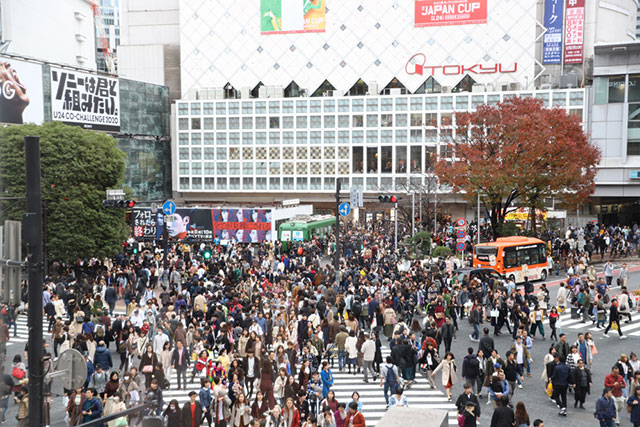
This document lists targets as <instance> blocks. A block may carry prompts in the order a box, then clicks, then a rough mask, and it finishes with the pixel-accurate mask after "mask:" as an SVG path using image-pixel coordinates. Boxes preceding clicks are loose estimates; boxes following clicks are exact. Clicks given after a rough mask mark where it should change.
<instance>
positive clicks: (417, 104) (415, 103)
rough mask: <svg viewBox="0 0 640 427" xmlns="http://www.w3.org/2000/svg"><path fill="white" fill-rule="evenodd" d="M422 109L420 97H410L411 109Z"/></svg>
mask: <svg viewBox="0 0 640 427" xmlns="http://www.w3.org/2000/svg"><path fill="white" fill-rule="evenodd" d="M420 110H422V98H421V97H419V96H415V97H413V98H411V111H420Z"/></svg>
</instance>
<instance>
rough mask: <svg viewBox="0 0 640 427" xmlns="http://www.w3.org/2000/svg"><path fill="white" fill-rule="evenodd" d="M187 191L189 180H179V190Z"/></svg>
mask: <svg viewBox="0 0 640 427" xmlns="http://www.w3.org/2000/svg"><path fill="white" fill-rule="evenodd" d="M188 189H189V178H180V190H188Z"/></svg>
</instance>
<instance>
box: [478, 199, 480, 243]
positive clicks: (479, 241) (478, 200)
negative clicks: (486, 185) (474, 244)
mask: <svg viewBox="0 0 640 427" xmlns="http://www.w3.org/2000/svg"><path fill="white" fill-rule="evenodd" d="M478 244H480V190H478Z"/></svg>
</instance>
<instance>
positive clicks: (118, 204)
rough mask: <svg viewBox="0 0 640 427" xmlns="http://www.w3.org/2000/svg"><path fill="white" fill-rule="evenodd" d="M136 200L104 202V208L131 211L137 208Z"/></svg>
mask: <svg viewBox="0 0 640 427" xmlns="http://www.w3.org/2000/svg"><path fill="white" fill-rule="evenodd" d="M135 205H136V201H135V200H103V201H102V206H104V207H105V208H120V209H121V208H126V209H131V208H133V207H135Z"/></svg>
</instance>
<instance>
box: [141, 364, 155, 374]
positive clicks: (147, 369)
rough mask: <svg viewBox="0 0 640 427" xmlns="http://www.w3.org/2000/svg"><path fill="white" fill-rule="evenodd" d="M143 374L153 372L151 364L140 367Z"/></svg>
mask: <svg viewBox="0 0 640 427" xmlns="http://www.w3.org/2000/svg"><path fill="white" fill-rule="evenodd" d="M142 373H143V374H152V373H153V365H144V366H143V367H142Z"/></svg>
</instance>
